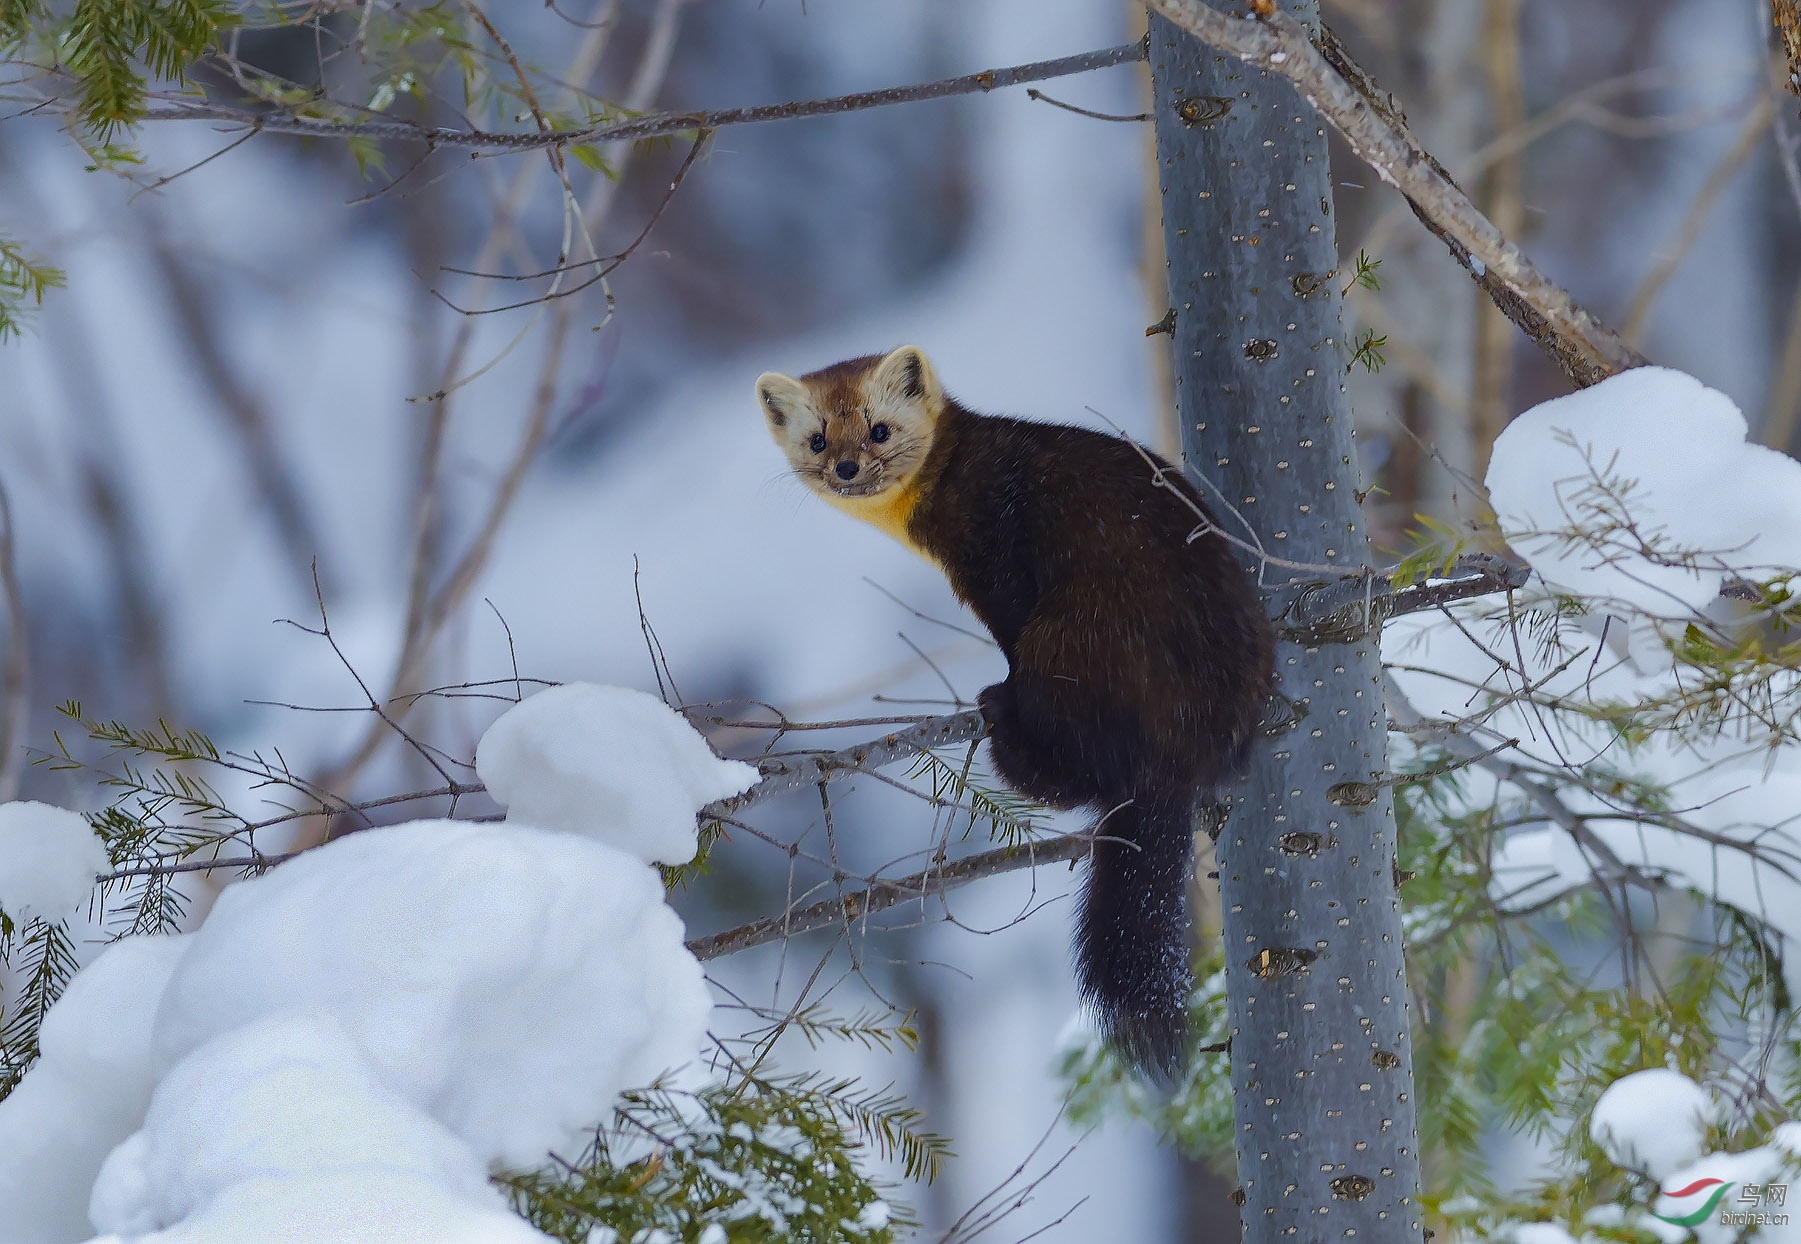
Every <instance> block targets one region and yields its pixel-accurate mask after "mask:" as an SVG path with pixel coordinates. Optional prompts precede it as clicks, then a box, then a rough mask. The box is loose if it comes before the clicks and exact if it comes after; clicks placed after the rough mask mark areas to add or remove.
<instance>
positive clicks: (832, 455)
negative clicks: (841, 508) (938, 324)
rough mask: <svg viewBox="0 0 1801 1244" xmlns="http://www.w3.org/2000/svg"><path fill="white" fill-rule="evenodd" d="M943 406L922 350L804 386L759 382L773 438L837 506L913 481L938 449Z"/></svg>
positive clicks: (830, 373) (774, 379) (772, 379)
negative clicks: (935, 441) (936, 431)
mask: <svg viewBox="0 0 1801 1244" xmlns="http://www.w3.org/2000/svg"><path fill="white" fill-rule="evenodd" d="M943 400H944V397H943V393H942V391H941V390H940V389H939V387H938V380H937V378H936V377H935V376H934V375H933V374H932V367H931V364H930V363H928V362H926V357H925V355H924V354H923V353H921V352H920V350H919V348H918V347H917V346H902V347H901V348H900V349H898V350H895V351H893V352H891V353H889V354H888V355H886V356H884V357H883V358H882V359H880V360H879V361H877V362H875V363H873V364H866V365H862V366H858V365H856V364H847V363H840V364H839V365H838V366H837V367H828V368H826V369H825V370H824V371H819V372H814V373H812V374H811V375H808V376H803V377H801V378H800V379H798V380H796V379H795V378H794V377H793V376H784V375H782V374H781V373H779V372H765V373H764V374H763V375H761V376H759V377H757V401H758V404H759V405H761V406H762V407H763V417H764V419H765V421H766V422H767V423H768V425H769V434H770V435H771V436H773V437H774V438H775V443H776V444H777V445H780V446H781V447H782V452H783V453H785V454H787V455H788V465H789V466H791V467H793V468H794V473H795V474H796V475H798V476H800V477H801V479H802V480H804V481H805V482H806V484H807V487H809V488H811V489H812V490H813V491H814V492H817V493H819V494H820V495H821V496H823V497H826V498H827V499H829V500H848V499H852V498H859V497H875V496H879V495H881V494H884V493H887V492H891V491H892V490H894V489H896V488H899V487H901V486H903V485H905V484H906V483H907V482H908V481H909V480H911V479H912V478H913V476H914V475H915V474H916V473H917V472H918V471H919V468H920V465H921V464H922V463H924V462H925V458H926V454H927V452H928V451H929V450H930V449H931V447H932V428H933V425H934V424H935V423H936V422H937V417H938V412H939V410H940V409H941V408H942V403H943Z"/></svg>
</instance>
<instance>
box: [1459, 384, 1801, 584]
mask: <svg viewBox="0 0 1801 1244" xmlns="http://www.w3.org/2000/svg"><path fill="white" fill-rule="evenodd" d="M1745 432H1746V425H1745V417H1744V415H1743V414H1741V413H1740V412H1739V409H1738V407H1737V406H1735V405H1734V404H1733V402H1732V399H1731V398H1729V397H1727V396H1726V395H1725V394H1723V393H1720V392H1718V391H1716V390H1714V389H1710V388H1708V387H1707V386H1706V385H1704V384H1702V383H1701V382H1700V381H1699V380H1696V379H1695V378H1694V377H1693V376H1689V375H1685V374H1684V373H1682V372H1679V371H1672V370H1671V369H1669V368H1667V367H1638V368H1634V369H1632V370H1631V371H1626V372H1621V373H1620V374H1619V375H1617V376H1612V377H1609V378H1608V379H1606V380H1603V381H1601V383H1599V384H1597V385H1593V386H1591V387H1589V388H1586V389H1581V390H1578V391H1577V392H1575V393H1571V394H1569V395H1567V396H1565V397H1559V398H1554V399H1553V400H1551V401H1548V402H1541V403H1540V404H1539V405H1537V406H1534V407H1533V408H1532V409H1531V410H1528V411H1526V412H1525V413H1524V414H1522V415H1520V416H1519V417H1518V418H1517V419H1515V420H1514V421H1513V422H1512V423H1510V424H1508V425H1507V427H1506V429H1505V430H1504V431H1502V433H1501V435H1500V436H1499V437H1497V438H1496V439H1495V446H1494V454H1493V456H1492V458H1491V459H1490V461H1489V467H1488V476H1487V484H1488V492H1489V499H1490V500H1491V501H1492V502H1493V504H1494V508H1495V514H1496V515H1497V517H1498V519H1499V521H1500V524H1501V530H1502V533H1503V534H1504V535H1506V536H1507V539H1508V542H1509V543H1510V544H1511V545H1512V546H1513V547H1514V548H1515V549H1516V550H1517V551H1518V552H1519V553H1520V554H1521V555H1522V556H1524V557H1525V558H1526V559H1527V560H1528V561H1529V562H1531V563H1532V568H1533V569H1534V570H1536V571H1538V573H1539V574H1540V575H1542V576H1544V579H1545V581H1546V582H1547V583H1550V584H1551V585H1552V586H1553V587H1557V588H1560V589H1562V590H1564V591H1566V592H1568V593H1569V594H1571V595H1574V596H1585V597H1590V598H1597V599H1612V600H1618V601H1622V602H1625V603H1626V604H1628V605H1631V606H1633V607H1635V608H1637V609H1641V610H1643V611H1644V612H1646V613H1649V614H1654V615H1665V616H1667V615H1671V614H1676V615H1681V614H1684V613H1686V612H1688V611H1692V610H1698V609H1701V608H1703V607H1705V606H1706V605H1707V604H1708V603H1709V602H1711V601H1712V600H1713V599H1714V598H1715V597H1716V596H1718V595H1719V591H1720V586H1721V584H1722V583H1723V582H1724V581H1725V580H1726V579H1727V577H1728V576H1729V575H1731V574H1733V573H1735V572H1736V573H1739V574H1743V575H1745V576H1746V577H1748V578H1752V579H1760V578H1769V577H1770V572H1772V571H1777V570H1781V569H1792V568H1795V567H1801V463H1798V462H1796V461H1795V460H1794V459H1793V458H1790V457H1789V456H1788V455H1787V454H1782V453H1778V452H1777V451H1775V450H1773V449H1766V448H1765V447H1764V446H1762V445H1757V444H1754V443H1751V442H1749V441H1747V440H1746V439H1745Z"/></svg>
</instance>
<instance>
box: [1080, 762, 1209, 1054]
mask: <svg viewBox="0 0 1801 1244" xmlns="http://www.w3.org/2000/svg"><path fill="white" fill-rule="evenodd" d="M1193 808H1194V797H1193V796H1192V795H1182V796H1177V797H1170V796H1144V795H1141V796H1138V797H1136V798H1134V799H1132V800H1131V801H1130V802H1128V803H1125V804H1124V805H1122V806H1120V807H1117V808H1114V809H1113V810H1111V811H1110V812H1109V813H1108V814H1107V815H1105V816H1104V817H1103V818H1102V820H1101V822H1100V825H1099V827H1098V837H1097V840H1096V842H1095V846H1094V855H1093V858H1092V859H1091V860H1090V862H1089V865H1088V877H1087V881H1086V883H1085V884H1084V886H1083V889H1082V899H1081V910H1080V913H1079V915H1078V918H1077V921H1076V976H1077V982H1078V984H1079V986H1080V988H1081V991H1082V997H1083V999H1084V1000H1085V1001H1086V1002H1087V1003H1088V1004H1089V1005H1090V1006H1092V1007H1093V1008H1094V1011H1095V1016H1096V1018H1097V1019H1098V1020H1099V1021H1100V1027H1101V1032H1102V1033H1103V1034H1104V1035H1105V1036H1106V1038H1107V1040H1108V1043H1109V1044H1111V1045H1112V1046H1113V1048H1114V1049H1115V1050H1117V1051H1118V1052H1119V1053H1120V1054H1122V1055H1123V1056H1125V1057H1126V1058H1127V1059H1129V1060H1130V1061H1131V1062H1132V1063H1133V1064H1134V1065H1135V1066H1137V1067H1138V1068H1140V1069H1141V1070H1143V1071H1146V1072H1149V1073H1150V1074H1152V1075H1153V1076H1156V1077H1158V1078H1159V1079H1165V1080H1167V1079H1171V1078H1173V1077H1175V1076H1176V1075H1178V1074H1179V1073H1180V1072H1181V1070H1182V1068H1183V1067H1184V1066H1185V1065H1186V1063H1187V1059H1188V1012H1187V1006H1186V1002H1187V997H1188V985H1189V979H1188V872H1189V869H1190V867H1191V866H1192V857H1193V854H1194V824H1193Z"/></svg>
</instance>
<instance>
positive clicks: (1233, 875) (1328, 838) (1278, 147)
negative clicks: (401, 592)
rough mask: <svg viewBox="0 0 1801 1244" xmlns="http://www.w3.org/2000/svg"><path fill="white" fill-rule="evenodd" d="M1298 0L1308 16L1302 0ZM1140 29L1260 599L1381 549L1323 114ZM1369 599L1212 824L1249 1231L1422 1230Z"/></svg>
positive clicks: (1234, 63)
mask: <svg viewBox="0 0 1801 1244" xmlns="http://www.w3.org/2000/svg"><path fill="white" fill-rule="evenodd" d="M1285 8H1286V11H1287V12H1288V14H1289V15H1290V16H1292V17H1293V18H1295V19H1296V20H1298V21H1301V22H1303V23H1306V24H1308V25H1309V26H1311V25H1313V24H1314V23H1316V22H1317V16H1318V15H1317V13H1316V12H1315V11H1314V8H1313V5H1312V4H1310V3H1293V4H1289V5H1286V6H1285ZM1150 38H1151V43H1150V60H1151V75H1152V84H1153V88H1154V92H1155V115H1156V129H1157V161H1158V171H1159V176H1160V191H1161V197H1162V204H1163V230H1164V245H1165V248H1166V250H1167V253H1168V257H1169V289H1170V304H1171V306H1172V308H1173V309H1174V311H1175V331H1174V347H1173V348H1174V372H1175V378H1176V394H1177V403H1178V413H1179V417H1180V420H1181V424H1182V442H1183V449H1184V452H1185V455H1186V457H1187V461H1188V463H1189V465H1190V466H1191V467H1192V468H1193V469H1194V470H1195V471H1196V472H1198V473H1199V475H1201V476H1203V477H1204V478H1205V479H1206V480H1207V481H1209V485H1208V486H1207V491H1208V494H1209V496H1210V497H1217V499H1218V500H1219V501H1220V502H1221V503H1222V504H1221V505H1220V506H1219V507H1218V508H1219V509H1220V511H1221V513H1222V516H1223V518H1222V521H1224V522H1225V523H1226V524H1227V526H1228V529H1229V530H1230V532H1231V534H1232V535H1234V536H1237V537H1239V538H1240V539H1243V540H1246V541H1247V542H1249V543H1250V544H1252V545H1254V546H1256V547H1258V548H1261V549H1262V550H1263V551H1264V554H1265V556H1264V557H1262V558H1257V557H1252V556H1248V555H1247V557H1246V558H1245V561H1246V564H1247V573H1250V574H1254V575H1257V576H1259V582H1260V586H1261V587H1262V589H1263V591H1264V593H1265V596H1266V599H1269V600H1272V601H1277V600H1280V601H1289V602H1292V601H1296V600H1299V599H1302V598H1304V597H1305V596H1306V595H1307V592H1306V587H1307V585H1308V584H1310V583H1312V582H1316V581H1317V582H1319V583H1322V584H1324V583H1329V582H1333V581H1336V580H1337V579H1338V577H1339V575H1341V574H1343V573H1346V572H1355V571H1356V570H1358V569H1360V568H1362V567H1364V566H1366V565H1367V564H1368V563H1369V547H1368V541H1367V540H1366V538H1365V536H1364V530H1363V520H1362V515H1361V513H1360V510H1359V498H1358V496H1357V489H1358V487H1359V479H1358V473H1357V467H1356V456H1355V448H1354V446H1353V442H1352V424H1351V417H1350V412H1349V410H1348V408H1347V405H1346V402H1345V398H1344V386H1343V380H1344V376H1345V371H1346V366H1347V362H1348V360H1349V354H1350V351H1349V350H1348V349H1347V348H1346V347H1345V344H1344V343H1343V342H1342V341H1341V340H1340V339H1339V336H1340V331H1341V325H1340V315H1339V296H1340V295H1339V287H1340V286H1341V285H1342V284H1343V279H1342V278H1341V277H1339V276H1338V275H1337V271H1336V269H1337V268H1338V259H1337V255H1336V252H1335V243H1334V230H1333V218H1332V191H1331V177H1330V170H1329V168H1328V162H1327V148H1326V131H1325V122H1324V121H1323V120H1321V118H1320V117H1319V116H1318V114H1317V113H1316V112H1315V111H1314V109H1313V108H1312V107H1311V106H1309V105H1308V104H1307V103H1306V102H1304V101H1303V100H1302V99H1301V98H1300V96H1299V95H1297V94H1296V92H1295V89H1294V88H1293V87H1292V86H1291V85H1290V84H1289V83H1288V82H1286V81H1284V80H1283V79H1281V78H1278V77H1272V76H1270V75H1269V74H1267V73H1265V72H1264V71H1262V70H1260V69H1258V68H1256V67H1254V66H1252V65H1250V64H1247V63H1246V62H1245V61H1243V60H1241V59H1239V58H1238V57H1237V56H1235V55H1232V54H1230V53H1228V52H1223V51H1217V50H1215V49H1213V48H1211V47H1208V46H1206V45H1204V44H1202V43H1200V42H1199V41H1197V40H1196V39H1193V38H1191V37H1189V36H1188V35H1187V34H1185V33H1183V32H1182V31H1181V30H1180V29H1178V28H1177V27H1175V26H1173V25H1172V24H1170V23H1169V22H1167V21H1165V20H1164V19H1163V18H1161V17H1158V16H1153V17H1152V19H1151V35H1150ZM1214 486H1217V491H1215V487H1214ZM1234 512H1235V515H1236V516H1234ZM1275 559H1280V560H1275ZM1282 562H1292V563H1304V564H1309V565H1317V566H1319V567H1321V569H1319V570H1317V571H1311V570H1304V571H1296V570H1293V569H1291V568H1289V567H1286V566H1284V565H1283V564H1282ZM1328 566H1329V567H1332V568H1333V570H1327V569H1325V567H1328ZM1339 568H1342V569H1339ZM1380 616H1381V611H1379V610H1373V609H1357V610H1352V611H1351V616H1350V617H1349V618H1348V620H1347V624H1346V625H1345V626H1343V627H1341V628H1338V629H1336V630H1329V631H1328V632H1326V633H1323V634H1322V633H1321V632H1320V631H1319V630H1318V628H1294V627H1289V628H1288V629H1287V631H1286V633H1285V636H1284V638H1283V639H1282V641H1281V642H1280V643H1279V644H1278V647H1277V655H1276V676H1277V693H1278V702H1282V703H1286V705H1287V706H1288V707H1289V711H1288V712H1287V713H1286V714H1285V716H1286V718H1287V720H1286V722H1284V723H1283V724H1281V725H1276V726H1272V727H1269V728H1268V732H1267V736H1266V737H1265V738H1264V739H1262V740H1261V741H1260V742H1259V744H1258V746H1257V748H1256V750H1255V752H1254V755H1253V758H1252V761H1251V765H1250V768H1249V771H1248V772H1247V774H1246V776H1245V777H1244V779H1243V780H1242V781H1241V782H1240V783H1239V784H1238V785H1237V786H1236V787H1235V788H1234V789H1233V794H1232V800H1231V809H1230V812H1229V814H1228V816H1227V818H1226V821H1225V824H1224V827H1223V829H1222V831H1221V832H1220V835H1219V839H1218V854H1219V874H1220V877H1219V882H1220V892H1221V901H1222V904H1223V906H1224V925H1225V929H1224V938H1225V946H1226V967H1227V973H1228V976H1227V981H1228V986H1229V1006H1230V1011H1231V1014H1230V1020H1231V1028H1230V1031H1231V1040H1232V1047H1231V1050H1232V1087H1233V1094H1234V1098H1235V1103H1236V1129H1235V1131H1236V1137H1237V1148H1238V1173H1239V1179H1240V1183H1241V1189H1240V1195H1242V1208H1241V1210H1240V1213H1241V1215H1242V1217H1243V1223H1244V1230H1245V1236H1244V1238H1245V1239H1246V1240H1247V1241H1249V1242H1251V1244H1278V1242H1284V1244H1285V1242H1286V1241H1290V1240H1294V1239H1300V1240H1305V1241H1308V1242H1309V1244H1312V1242H1315V1241H1319V1242H1323V1241H1328V1240H1330V1241H1343V1240H1355V1241H1358V1244H1363V1242H1365V1241H1370V1240H1384V1241H1389V1240H1393V1241H1400V1240H1405V1241H1408V1244H1417V1242H1418V1241H1419V1240H1420V1238H1421V1229H1422V1221H1421V1213H1420V1204H1419V1155H1418V1145H1417V1141H1416V1138H1415V1126H1414V1107H1413V1086H1412V1056H1411V1043H1410V1040H1409V1034H1408V994H1407V986H1406V980H1405V976H1404V967H1403V962H1402V957H1401V920H1400V904H1399V899H1398V897H1397V895H1396V878H1397V873H1396V865H1395V832H1394V816H1393V810H1392V807H1391V805H1390V800H1389V792H1388V788H1387V787H1386V786H1383V785H1380V779H1381V778H1382V777H1383V776H1384V774H1385V769H1386V763H1385V721H1384V716H1383V707H1382V695H1381V664H1380V656H1379V652H1378V647H1377V640H1378V638H1379V633H1378V632H1379V627H1378V626H1374V625H1372V623H1373V622H1374V621H1375V620H1376V619H1377V618H1379V617H1380ZM1296 636H1301V637H1302V638H1301V640H1300V642H1296V638H1295V637H1296ZM1221 1209H1222V1211H1225V1212H1229V1208H1228V1207H1226V1206H1222V1207H1221Z"/></svg>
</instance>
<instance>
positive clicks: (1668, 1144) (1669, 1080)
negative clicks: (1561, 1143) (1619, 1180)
mask: <svg viewBox="0 0 1801 1244" xmlns="http://www.w3.org/2000/svg"><path fill="white" fill-rule="evenodd" d="M1715 1114H1716V1106H1715V1103H1714V1099H1713V1096H1712V1095H1711V1094H1710V1093H1708V1091H1707V1090H1706V1089H1704V1088H1702V1087H1701V1086H1700V1085H1699V1084H1696V1083H1695V1082H1694V1081H1693V1080H1691V1079H1689V1078H1688V1077H1687V1076H1685V1075H1683V1074H1682V1073H1681V1072H1679V1071H1672V1070H1670V1069H1669V1068H1667V1067H1652V1068H1649V1069H1647V1070H1644V1071H1635V1072H1633V1073H1632V1074H1631V1075H1628V1076H1623V1077H1621V1078H1620V1079H1618V1080H1615V1081H1614V1082H1613V1083H1612V1084H1610V1085H1608V1086H1607V1090H1606V1091H1605V1092H1604V1093H1602V1094H1601V1099H1600V1100H1599V1101H1597V1102H1596V1103H1595V1109H1594V1113H1593V1114H1592V1115H1590V1116H1589V1121H1588V1134H1589V1137H1590V1138H1591V1139H1592V1140H1593V1141H1594V1142H1595V1143H1596V1144H1597V1145H1599V1146H1601V1149H1602V1150H1603V1152H1605V1153H1606V1154H1607V1156H1608V1158H1609V1159H1610V1160H1611V1161H1612V1162H1613V1163H1614V1165H1616V1166H1622V1167H1626V1168H1628V1169H1630V1170H1640V1171H1644V1172H1645V1173H1646V1174H1648V1175H1650V1176H1651V1177H1652V1178H1653V1179H1660V1180H1661V1179H1664V1178H1666V1177H1668V1176H1669V1175H1670V1173H1671V1172H1673V1171H1675V1170H1678V1169H1680V1168H1681V1167H1684V1166H1687V1165H1688V1164H1689V1163H1691V1162H1694V1161H1695V1160H1696V1159H1697V1158H1699V1157H1700V1156H1701V1154H1702V1152H1703V1151H1704V1147H1705V1145H1706V1141H1707V1127H1708V1125H1709V1124H1710V1123H1712V1122H1713V1121H1714V1117H1715Z"/></svg>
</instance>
